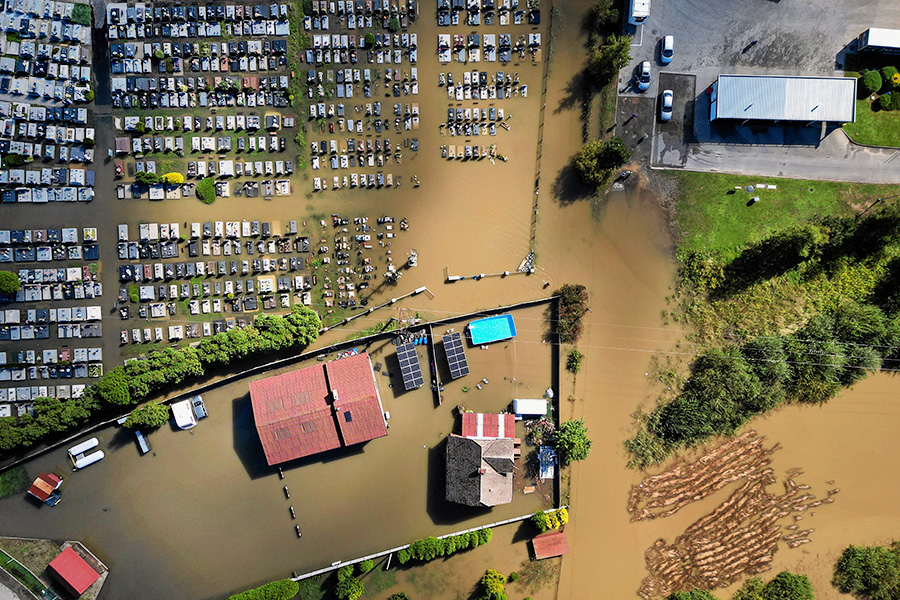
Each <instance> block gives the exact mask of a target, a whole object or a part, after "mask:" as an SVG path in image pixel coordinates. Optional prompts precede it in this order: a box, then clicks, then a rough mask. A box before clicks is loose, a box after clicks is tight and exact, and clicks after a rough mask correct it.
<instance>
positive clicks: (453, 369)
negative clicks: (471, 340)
mask: <svg viewBox="0 0 900 600" xmlns="http://www.w3.org/2000/svg"><path fill="white" fill-rule="evenodd" d="M443 340H444V352H445V353H446V354H447V364H449V365H450V377H452V378H453V379H459V378H460V377H463V376H464V375H468V374H469V361H468V360H466V350H465V348H463V342H462V335H460V334H459V332H456V331H455V332H453V333H449V334H447V335H445V336H444V337H443Z"/></svg>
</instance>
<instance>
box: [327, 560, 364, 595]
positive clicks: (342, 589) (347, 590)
mask: <svg viewBox="0 0 900 600" xmlns="http://www.w3.org/2000/svg"><path fill="white" fill-rule="evenodd" d="M351 571H352V567H351ZM365 589H366V588H365V586H364V585H363V582H362V581H360V580H359V579H357V578H356V577H353V576H350V577H347V578H346V579H340V576H339V577H338V584H337V585H336V586H335V588H334V594H335V596H337V597H338V598H339V600H358V599H359V597H360V596H362V595H363V593H364V592H365Z"/></svg>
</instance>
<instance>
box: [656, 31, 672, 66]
mask: <svg viewBox="0 0 900 600" xmlns="http://www.w3.org/2000/svg"><path fill="white" fill-rule="evenodd" d="M674 56H675V36H674V35H667V36H666V37H664V38H663V39H662V44H661V45H660V47H659V62H661V63H662V64H664V65H667V64H669V63H670V62H672V57H674Z"/></svg>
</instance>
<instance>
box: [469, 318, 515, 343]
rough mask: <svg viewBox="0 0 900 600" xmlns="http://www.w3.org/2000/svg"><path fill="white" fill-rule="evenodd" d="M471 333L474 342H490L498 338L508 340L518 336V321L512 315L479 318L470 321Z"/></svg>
mask: <svg viewBox="0 0 900 600" xmlns="http://www.w3.org/2000/svg"><path fill="white" fill-rule="evenodd" d="M469 334H470V335H471V337H472V343H473V344H475V345H476V346H477V345H479V344H489V343H491V342H496V341H498V340H506V339H509V338H513V337H516V323H515V321H513V317H512V315H497V316H496V317H487V318H484V319H478V320H477V321H472V322H471V323H469Z"/></svg>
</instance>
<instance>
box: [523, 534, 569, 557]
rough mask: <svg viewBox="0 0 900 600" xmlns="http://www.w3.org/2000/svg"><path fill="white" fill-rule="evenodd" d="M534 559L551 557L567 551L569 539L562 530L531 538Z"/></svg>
mask: <svg viewBox="0 0 900 600" xmlns="http://www.w3.org/2000/svg"><path fill="white" fill-rule="evenodd" d="M531 547H532V548H533V549H534V558H535V560H541V559H544V558H553V557H554V556H562V555H563V554H568V553H569V541H568V540H567V539H566V534H565V533H563V532H562V531H551V532H550V533H543V534H541V535H539V536H537V537H536V538H534V539H533V540H531Z"/></svg>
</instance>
